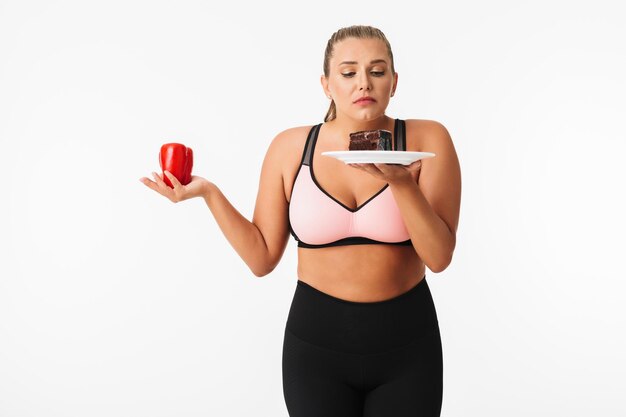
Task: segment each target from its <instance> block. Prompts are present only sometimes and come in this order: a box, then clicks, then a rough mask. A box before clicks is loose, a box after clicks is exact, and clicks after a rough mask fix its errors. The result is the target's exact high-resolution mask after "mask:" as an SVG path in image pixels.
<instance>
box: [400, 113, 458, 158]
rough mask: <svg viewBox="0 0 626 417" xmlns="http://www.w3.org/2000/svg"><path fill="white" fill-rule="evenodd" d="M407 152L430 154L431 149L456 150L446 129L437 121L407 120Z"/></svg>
mask: <svg viewBox="0 0 626 417" xmlns="http://www.w3.org/2000/svg"><path fill="white" fill-rule="evenodd" d="M405 122H406V141H407V150H410V151H420V152H422V151H423V152H430V151H431V149H435V148H436V149H445V148H454V144H453V143H452V137H451V136H450V132H448V129H446V127H445V126H444V125H443V124H442V123H440V122H438V121H436V120H426V119H407V120H405Z"/></svg>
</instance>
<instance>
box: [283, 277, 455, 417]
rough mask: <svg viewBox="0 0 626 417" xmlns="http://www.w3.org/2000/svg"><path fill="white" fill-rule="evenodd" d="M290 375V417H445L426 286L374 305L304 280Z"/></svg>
mask: <svg viewBox="0 0 626 417" xmlns="http://www.w3.org/2000/svg"><path fill="white" fill-rule="evenodd" d="M282 372H283V393H284V396H285V402H286V405H287V410H288V411H289V415H290V417H357V416H358V417H409V416H411V417H416V416H420V417H434V416H439V415H440V412H441V403H442V396H443V392H442V388H443V378H442V377H443V363H442V349H441V339H440V335H439V324H438V321H437V313H436V312H435V305H434V303H433V299H432V296H431V294H430V290H429V288H428V284H427V283H426V278H425V277H424V279H422V280H421V281H420V282H419V283H418V284H417V285H416V286H415V287H413V288H412V289H411V290H409V291H407V292H405V293H403V294H400V295H399V296H397V297H394V298H392V299H389V300H384V301H378V302H367V303H361V302H354V301H347V300H342V299H339V298H336V297H333V296H331V295H329V294H326V293H324V292H321V291H319V290H318V289H316V288H314V287H312V286H310V285H308V284H306V283H305V282H303V281H300V280H298V283H297V287H296V291H295V294H294V297H293V301H292V304H291V309H290V311H289V317H288V319H287V325H286V328H285V339H284V343H283V357H282Z"/></svg>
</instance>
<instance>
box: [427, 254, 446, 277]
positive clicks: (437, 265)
mask: <svg viewBox="0 0 626 417" xmlns="http://www.w3.org/2000/svg"><path fill="white" fill-rule="evenodd" d="M451 263H452V253H450V255H449V256H447V257H445V258H442V259H439V260H437V261H434V262H429V263H428V264H427V265H426V266H428V269H430V270H431V271H432V272H433V273H435V274H438V273H440V272H443V271H445V270H446V268H448V266H450V264H451Z"/></svg>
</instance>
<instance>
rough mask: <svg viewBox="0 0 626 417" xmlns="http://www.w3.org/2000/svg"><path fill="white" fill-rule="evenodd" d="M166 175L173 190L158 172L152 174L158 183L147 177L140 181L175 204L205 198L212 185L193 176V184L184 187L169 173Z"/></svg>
mask: <svg viewBox="0 0 626 417" xmlns="http://www.w3.org/2000/svg"><path fill="white" fill-rule="evenodd" d="M165 175H167V178H169V180H170V181H171V182H172V184H173V185H174V188H173V189H172V188H170V187H169V186H168V185H167V184H166V183H165V181H163V178H162V176H161V175H160V174H157V173H156V172H153V173H152V176H153V177H154V179H155V180H156V182H155V181H150V179H149V178H146V177H143V178H140V179H139V181H141V182H143V183H144V184H145V185H146V187H148V188H151V189H153V190H154V191H156V192H157V193H159V194H161V195H163V196H165V197H167V198H168V199H169V200H170V201H171V202H173V203H178V202H179V201H184V200H188V199H190V198H193V197H201V196H204V195H205V193H206V190H207V189H208V187H209V185H210V182H209V181H207V180H206V179H204V178H202V177H198V176H196V175H192V176H191V182H190V183H189V184H187V185H182V184H181V183H180V181H178V179H176V177H175V176H174V175H172V173H170V172H169V171H165Z"/></svg>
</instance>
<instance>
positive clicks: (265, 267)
mask: <svg viewBox="0 0 626 417" xmlns="http://www.w3.org/2000/svg"><path fill="white" fill-rule="evenodd" d="M276 265H278V262H269V263H264V264H262V265H257V266H254V267H252V266H251V267H250V270H251V271H252V273H253V274H254V276H256V277H258V278H261V277H264V276H266V275H269V274H270V273H271V272H272V271H273V270H274V269H275V268H276Z"/></svg>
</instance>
